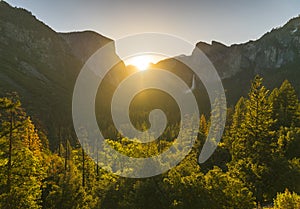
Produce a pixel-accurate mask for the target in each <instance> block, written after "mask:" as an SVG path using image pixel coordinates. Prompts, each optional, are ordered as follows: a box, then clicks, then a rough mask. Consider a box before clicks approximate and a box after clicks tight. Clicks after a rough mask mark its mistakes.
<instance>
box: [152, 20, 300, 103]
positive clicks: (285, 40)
mask: <svg viewBox="0 0 300 209" xmlns="http://www.w3.org/2000/svg"><path fill="white" fill-rule="evenodd" d="M196 47H197V48H199V49H200V50H202V51H203V52H204V53H205V54H206V55H207V57H208V58H209V59H210V61H211V62H212V63H213V65H214V66H215V68H216V70H217V71H218V73H219V76H220V77H221V79H222V82H223V85H224V88H225V90H226V94H227V100H228V102H229V104H230V105H233V104H234V103H235V102H236V101H237V99H238V98H239V97H240V96H246V94H247V92H248V89H249V86H250V80H252V79H253V78H254V76H255V75H256V74H260V75H261V76H263V77H264V81H265V82H264V84H265V85H266V86H267V87H269V88H274V87H278V86H279V85H280V84H281V83H282V82H283V80H284V79H288V80H289V81H290V82H291V83H292V84H293V86H294V87H295V88H296V91H297V92H298V95H299V96H300V16H299V17H296V18H293V19H291V20H290V21H289V22H288V23H287V24H285V25H284V26H283V27H280V28H276V29H273V30H272V31H271V32H268V33H266V34H265V35H264V36H262V37H261V38H260V39H258V40H256V41H249V42H247V43H244V44H235V45H232V46H225V45H224V44H222V43H218V42H215V41H213V42H212V43H211V44H207V43H204V42H199V43H198V44H197V45H196ZM195 54H196V53H195V50H194V52H193V53H192V55H191V56H187V57H185V59H188V60H189V61H190V62H193V63H194V65H195V66H197V63H198V62H199V59H197V57H196V56H195ZM198 65H199V66H201V65H200V64H198ZM158 67H161V68H165V69H169V70H170V71H173V72H176V74H177V75H179V76H181V77H183V78H184V80H186V81H187V83H191V78H192V76H191V72H190V71H189V70H187V68H186V66H183V65H182V64H181V63H179V62H177V61H176V60H174V59H168V60H164V61H161V62H160V63H159V64H158ZM182 71H185V72H186V74H185V73H183V72H182ZM199 80H200V79H198V81H199ZM199 82H200V81H199Z"/></svg>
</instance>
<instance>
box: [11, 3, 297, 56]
mask: <svg viewBox="0 0 300 209" xmlns="http://www.w3.org/2000/svg"><path fill="white" fill-rule="evenodd" d="M7 2H8V3H10V4H11V5H13V6H18V7H23V8H26V9H28V10H30V11H31V12H32V13H33V14H34V15H35V16H36V17H37V18H38V19H40V20H41V21H43V22H44V23H46V24H47V25H49V26H50V27H51V28H53V29H54V30H56V31H59V32H63V31H64V32H65V31H80V30H94V31H96V32H98V33H100V34H102V35H105V36H107V37H109V38H111V39H119V38H121V37H124V36H127V35H130V34H135V33H142V32H160V33H168V34H172V35H176V36H179V37H182V38H183V39H185V40H188V41H189V42H191V43H193V44H196V43H197V42H198V41H205V42H209V43H210V42H211V40H216V41H220V42H222V43H224V44H227V45H230V44H233V43H241V42H246V41H248V40H250V39H252V40H253V39H257V38H259V37H260V36H262V35H263V34H264V33H265V32H267V31H270V30H271V29H272V28H274V27H278V26H282V25H283V24H284V23H286V22H287V21H288V20H289V19H290V18H292V17H295V16H298V15H299V14H300V0H253V1H249V0H181V1H180V0H105V1H104V0H70V1H68V0H64V1H62V0H51V1H46V0H7ZM178 53H180V52H178Z"/></svg>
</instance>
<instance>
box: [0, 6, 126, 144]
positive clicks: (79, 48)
mask: <svg viewBox="0 0 300 209" xmlns="http://www.w3.org/2000/svg"><path fill="white" fill-rule="evenodd" d="M111 41H112V40H110V39H108V38H106V37H104V36H101V35H99V34H97V33H95V32H91V31H85V32H74V33H57V32H55V31H53V30H52V29H51V28H50V27H48V26H47V25H45V24H44V23H42V22H40V21H39V20H37V19H36V18H35V17H34V16H33V15H32V14H31V13H30V12H28V11H26V10H24V9H20V8H13V7H11V6H10V5H9V4H7V3H6V2H4V1H1V2H0V96H3V95H5V94H6V92H12V91H15V92H17V93H18V94H19V96H20V97H21V101H22V103H23V106H24V107H25V109H26V111H27V112H28V113H29V115H31V116H32V117H33V120H34V121H35V123H36V124H38V125H39V126H40V127H41V128H43V130H44V131H45V132H46V133H47V135H48V137H49V139H50V141H51V142H52V143H50V144H51V146H52V147H56V146H57V144H56V143H57V140H58V135H59V134H61V133H60V132H66V131H65V130H64V131H62V130H59V129H61V127H68V129H69V128H70V127H72V125H71V124H72V118H71V102H72V93H73V88H74V84H75V81H76V78H77V75H78V73H79V71H80V69H81V68H82V66H83V64H84V62H85V61H86V59H87V58H88V57H89V56H90V55H91V54H93V53H94V52H95V51H96V50H97V49H99V48H100V47H101V46H103V45H105V44H106V43H108V42H111ZM111 53H112V55H111V56H116V54H115V52H114V51H113V52H111ZM120 61H121V60H120ZM64 129H65V128H64ZM70 129H72V128H70ZM71 132H72V131H71ZM64 134H70V133H64Z"/></svg>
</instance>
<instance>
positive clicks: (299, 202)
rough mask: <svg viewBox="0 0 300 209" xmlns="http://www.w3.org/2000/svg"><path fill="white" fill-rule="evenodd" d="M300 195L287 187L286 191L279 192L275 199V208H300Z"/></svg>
mask: <svg viewBox="0 0 300 209" xmlns="http://www.w3.org/2000/svg"><path fill="white" fill-rule="evenodd" d="M299 208H300V195H298V194H297V193H295V192H293V193H291V192H289V191H288V190H287V189H286V190H285V192H284V193H278V194H277V197H276V198H275V199H274V209H299Z"/></svg>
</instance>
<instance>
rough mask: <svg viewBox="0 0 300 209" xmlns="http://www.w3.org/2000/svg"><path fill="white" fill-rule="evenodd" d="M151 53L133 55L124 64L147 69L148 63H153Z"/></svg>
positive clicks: (141, 69)
mask: <svg viewBox="0 0 300 209" xmlns="http://www.w3.org/2000/svg"><path fill="white" fill-rule="evenodd" d="M153 62H154V60H153V59H152V57H151V55H139V56H135V57H131V58H129V59H128V60H126V65H133V66H135V67H136V68H138V69H139V70H140V71H144V70H147V69H148V67H149V65H150V63H153Z"/></svg>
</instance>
